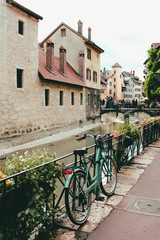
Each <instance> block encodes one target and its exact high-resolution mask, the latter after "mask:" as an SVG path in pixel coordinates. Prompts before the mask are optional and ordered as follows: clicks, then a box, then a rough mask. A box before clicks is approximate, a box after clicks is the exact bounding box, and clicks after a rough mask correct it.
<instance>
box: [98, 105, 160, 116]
mask: <svg viewBox="0 0 160 240" xmlns="http://www.w3.org/2000/svg"><path fill="white" fill-rule="evenodd" d="M100 112H101V115H102V114H104V113H108V112H116V113H123V114H125V113H126V112H127V113H134V112H145V113H148V114H149V115H150V116H151V117H154V116H159V115H160V108H131V107H129V108H125V107H120V108H116V107H115V108H106V107H103V106H102V107H101V110H100Z"/></svg>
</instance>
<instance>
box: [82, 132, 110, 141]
mask: <svg viewBox="0 0 160 240" xmlns="http://www.w3.org/2000/svg"><path fill="white" fill-rule="evenodd" d="M106 136H107V137H108V138H111V137H113V135H112V134H111V133H105V134H104V135H99V134H98V135H91V134H84V135H83V136H82V137H79V138H77V141H78V142H80V141H82V140H84V139H86V138H87V137H91V138H93V139H94V141H96V140H100V139H103V138H105V137H106Z"/></svg>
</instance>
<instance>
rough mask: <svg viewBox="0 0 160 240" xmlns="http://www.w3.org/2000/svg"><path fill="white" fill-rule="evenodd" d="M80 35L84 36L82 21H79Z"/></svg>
mask: <svg viewBox="0 0 160 240" xmlns="http://www.w3.org/2000/svg"><path fill="white" fill-rule="evenodd" d="M78 33H80V34H81V35H82V34H83V23H82V22H81V21H80V20H79V21H78Z"/></svg>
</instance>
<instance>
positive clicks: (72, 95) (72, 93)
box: [71, 92, 74, 105]
mask: <svg viewBox="0 0 160 240" xmlns="http://www.w3.org/2000/svg"><path fill="white" fill-rule="evenodd" d="M71 105H74V92H71Z"/></svg>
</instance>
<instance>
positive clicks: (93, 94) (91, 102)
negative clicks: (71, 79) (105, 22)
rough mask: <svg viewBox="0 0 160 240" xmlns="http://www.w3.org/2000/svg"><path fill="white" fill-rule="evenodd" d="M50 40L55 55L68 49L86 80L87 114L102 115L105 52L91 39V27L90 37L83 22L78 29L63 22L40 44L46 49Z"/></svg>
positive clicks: (75, 67)
mask: <svg viewBox="0 0 160 240" xmlns="http://www.w3.org/2000/svg"><path fill="white" fill-rule="evenodd" d="M48 40H50V41H52V42H53V43H54V45H55V48H54V55H55V56H57V57H58V56H59V48H60V46H63V47H64V48H65V49H66V60H67V62H68V63H69V64H70V65H71V66H72V67H73V69H74V70H75V71H76V72H77V74H78V75H79V76H80V77H81V79H82V80H83V81H84V83H85V85H86V88H85V99H86V116H87V119H88V120H89V119H90V118H93V117H94V118H96V117H99V115H100V105H99V104H100V54H101V53H102V52H104V51H103V50H102V49H101V48H100V47H98V46H97V45H96V44H95V43H93V42H92V41H91V28H88V38H86V37H84V36H83V23H82V22H81V21H78V31H75V30H74V29H72V28H71V27H69V26H68V25H67V24H65V23H61V24H60V25H59V26H58V27H57V28H56V29H55V30H54V31H52V32H51V33H50V34H49V36H47V37H46V38H45V39H44V40H43V41H42V42H41V44H40V46H41V47H42V48H43V49H44V51H46V44H47V42H48Z"/></svg>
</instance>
